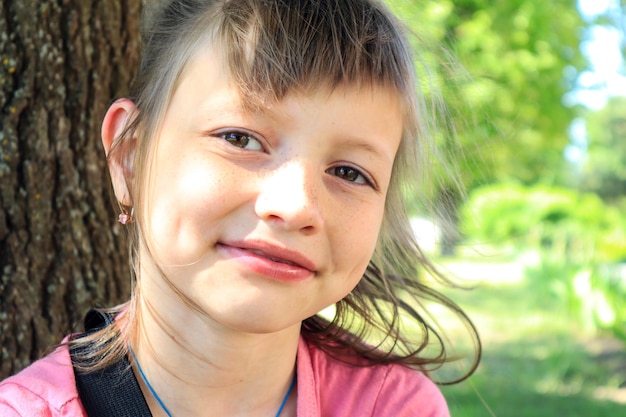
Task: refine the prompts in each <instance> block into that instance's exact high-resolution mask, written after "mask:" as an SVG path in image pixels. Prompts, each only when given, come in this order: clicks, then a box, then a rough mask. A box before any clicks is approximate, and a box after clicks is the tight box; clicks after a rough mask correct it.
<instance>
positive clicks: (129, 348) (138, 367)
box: [128, 345, 296, 417]
mask: <svg viewBox="0 0 626 417" xmlns="http://www.w3.org/2000/svg"><path fill="white" fill-rule="evenodd" d="M128 350H129V351H130V354H131V356H132V357H133V361H134V362H135V364H136V365H137V370H138V371H139V375H141V379H143V382H144V383H145V384H146V386H147V387H148V389H149V390H150V393H151V394H152V396H153V397H154V398H155V399H156V400H157V402H158V403H159V405H160V406H161V408H162V409H163V411H165V414H167V417H172V413H170V410H168V409H167V407H166V406H165V404H163V401H162V400H161V398H160V397H159V395H158V394H157V393H156V391H155V390H154V388H152V385H150V382H148V378H147V377H146V374H144V373H143V369H141V365H139V361H138V360H137V357H136V356H135V352H134V351H133V348H132V347H130V345H128ZM294 385H296V376H295V375H294V376H293V379H292V380H291V384H290V385H289V389H288V390H287V394H285V397H284V398H283V401H282V403H281V404H280V408H279V409H278V412H277V413H276V417H280V413H282V412H283V408H285V404H287V400H288V399H289V396H290V395H291V391H293V387H294Z"/></svg>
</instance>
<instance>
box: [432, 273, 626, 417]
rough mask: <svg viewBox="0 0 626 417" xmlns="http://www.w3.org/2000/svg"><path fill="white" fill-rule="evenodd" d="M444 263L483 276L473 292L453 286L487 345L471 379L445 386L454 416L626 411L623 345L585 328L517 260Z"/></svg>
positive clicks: (570, 416)
mask: <svg viewBox="0 0 626 417" xmlns="http://www.w3.org/2000/svg"><path fill="white" fill-rule="evenodd" d="M446 266H447V267H448V268H449V269H450V270H451V271H453V272H455V273H456V275H458V276H460V277H461V276H464V275H465V276H468V275H469V276H470V277H471V278H472V279H475V280H478V279H480V280H482V281H484V283H483V284H481V285H479V286H478V287H477V288H476V289H474V290H471V291H457V290H454V291H448V295H450V296H451V297H452V298H453V299H454V300H455V301H457V303H459V304H460V305H461V306H462V307H463V308H464V309H465V310H466V311H467V312H468V313H469V314H470V316H471V317H472V319H473V320H474V322H475V324H476V325H477V327H478V329H479V331H480V333H481V338H482V339H483V347H484V354H483V360H482V362H481V365H480V367H479V369H478V371H477V372H476V373H475V374H474V375H473V376H472V377H471V378H470V379H469V380H468V381H465V382H463V383H461V384H458V385H453V386H449V387H442V390H443V392H444V395H445V396H446V398H447V400H448V404H449V407H450V412H451V414H452V417H483V416H497V417H531V416H532V417H538V416H541V417H544V416H568V417H575V416H581V417H582V416H585V417H591V416H593V417H603V416H607V417H608V416H611V417H615V416H620V415H626V388H621V389H620V385H624V384H625V383H626V350H625V349H624V346H623V345H621V344H620V343H619V342H617V341H616V340H614V339H611V338H610V337H608V336H601V335H597V334H588V333H584V332H582V331H581V330H580V327H579V326H577V324H576V319H575V317H573V316H572V314H571V313H570V312H568V310H567V307H566V304H565V303H564V302H562V301H560V300H559V299H558V298H557V297H556V296H555V295H554V294H553V293H550V292H549V291H544V290H542V289H541V286H538V285H537V284H536V282H535V284H534V285H533V284H531V283H529V282H528V281H527V280H525V279H523V270H522V269H521V267H520V266H519V265H515V264H511V265H504V266H503V265H502V264H491V265H489V264H484V263H472V262H458V261H457V262H448V264H447V265H446ZM625 302H626V300H625Z"/></svg>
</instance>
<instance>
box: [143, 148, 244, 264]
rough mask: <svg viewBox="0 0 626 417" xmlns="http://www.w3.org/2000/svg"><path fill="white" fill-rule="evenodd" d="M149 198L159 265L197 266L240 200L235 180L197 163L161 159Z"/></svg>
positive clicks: (189, 159) (217, 168) (149, 209)
mask: <svg viewBox="0 0 626 417" xmlns="http://www.w3.org/2000/svg"><path fill="white" fill-rule="evenodd" d="M157 166H159V170H158V172H156V181H155V182H154V184H153V188H152V190H151V193H150V196H149V197H150V198H149V200H148V201H149V206H148V210H147V211H148V222H149V223H148V224H149V225H150V231H151V234H152V241H153V242H152V243H153V245H152V246H154V248H152V249H153V251H154V254H155V257H157V256H158V258H159V260H160V262H161V263H169V264H172V263H175V264H184V263H193V262H196V261H199V260H200V258H201V257H202V256H203V254H205V253H206V249H207V247H209V246H210V245H212V244H213V240H214V235H215V234H216V233H217V231H218V230H219V222H220V220H221V219H222V218H223V217H224V216H226V215H227V213H228V212H229V211H230V210H231V209H232V207H233V205H234V204H237V202H236V201H235V197H236V195H233V194H232V191H229V190H233V189H240V187H235V186H233V185H232V184H233V178H231V177H232V175H230V173H229V172H228V171H227V170H220V169H219V166H216V165H215V164H210V163H207V162H206V161H203V162H202V163H201V161H199V158H195V157H191V158H170V159H169V161H167V160H163V161H162V163H161V164H160V165H157Z"/></svg>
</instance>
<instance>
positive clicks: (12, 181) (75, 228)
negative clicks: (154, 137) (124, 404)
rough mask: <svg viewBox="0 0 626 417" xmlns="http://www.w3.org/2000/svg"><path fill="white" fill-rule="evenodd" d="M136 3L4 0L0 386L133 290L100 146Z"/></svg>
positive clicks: (129, 67) (124, 75) (122, 81)
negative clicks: (88, 316)
mask: <svg viewBox="0 0 626 417" xmlns="http://www.w3.org/2000/svg"><path fill="white" fill-rule="evenodd" d="M140 9H141V0H2V1H0V104H1V105H2V108H1V113H0V268H1V269H0V347H1V352H0V379H2V378H4V377H6V376H8V375H10V374H12V373H14V372H16V371H18V370H20V369H21V368H23V367H24V366H26V365H28V364H29V363H30V362H31V361H32V360H34V359H37V358H38V357H39V356H40V355H41V354H42V353H43V352H45V350H46V349H47V348H49V347H51V346H52V345H54V344H56V343H58V342H60V341H61V338H62V336H63V335H64V334H66V333H68V332H70V331H72V330H74V329H75V328H76V325H77V324H78V323H79V322H80V319H81V317H82V315H83V314H84V313H85V311H86V310H87V309H88V308H89V307H90V306H92V305H114V304H116V303H119V302H121V301H123V300H125V299H127V297H128V294H129V288H130V282H129V268H128V261H127V250H126V243H125V235H124V233H123V230H122V229H121V227H120V226H119V225H118V224H117V223H116V222H115V220H116V213H115V210H114V207H113V204H112V203H111V198H110V194H109V179H108V174H107V168H106V161H105V158H104V152H103V150H102V147H101V145H100V123H101V121H102V117H103V115H104V112H105V111H106V108H107V106H108V104H109V103H110V100H111V99H112V98H115V97H119V96H123V95H125V94H127V87H128V85H129V84H130V78H131V76H132V72H133V69H134V68H136V67H137V61H138V49H139V42H138V41H139V35H138V27H139V16H140Z"/></svg>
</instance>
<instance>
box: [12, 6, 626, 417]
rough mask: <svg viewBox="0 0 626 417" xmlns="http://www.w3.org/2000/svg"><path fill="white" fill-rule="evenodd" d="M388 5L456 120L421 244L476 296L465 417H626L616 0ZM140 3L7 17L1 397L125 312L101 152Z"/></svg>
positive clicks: (456, 396)
mask: <svg viewBox="0 0 626 417" xmlns="http://www.w3.org/2000/svg"><path fill="white" fill-rule="evenodd" d="M386 1H387V2H388V3H389V4H390V6H391V7H392V8H393V9H394V10H395V11H396V12H397V13H398V14H399V15H400V16H401V18H402V20H403V21H405V22H407V23H408V24H409V25H410V26H411V29H412V31H413V32H414V34H415V38H414V39H416V40H417V39H421V40H422V41H421V42H416V50H417V54H416V55H417V59H418V73H419V75H430V76H431V78H430V81H428V82H424V83H422V84H420V85H419V87H420V88H421V90H422V92H423V94H424V95H425V96H426V101H427V102H434V104H435V105H437V102H436V100H435V98H436V97H439V96H442V97H443V98H444V101H445V102H446V103H447V108H446V109H444V108H443V107H437V106H436V109H437V111H438V113H437V114H436V115H437V120H438V121H439V122H440V125H439V129H440V130H436V131H435V132H434V133H435V136H436V137H437V140H438V141H439V143H438V145H439V147H440V148H441V149H443V152H442V153H439V154H433V155H432V157H433V162H435V168H436V171H437V172H436V174H437V178H436V181H434V182H432V181H431V182H427V183H424V184H414V186H415V187H414V188H415V189H416V190H417V192H418V193H421V194H422V195H421V196H420V195H416V197H421V198H422V200H421V201H434V202H435V203H436V204H435V207H434V208H426V207H420V205H419V204H417V206H416V209H415V211H414V212H413V213H412V214H413V219H412V224H413V227H414V230H415V234H416V236H417V238H418V239H419V240H420V242H421V243H422V244H423V246H424V248H426V249H427V250H428V251H429V252H430V253H431V254H432V255H433V256H434V257H435V258H436V260H437V262H438V264H439V265H440V266H441V268H442V269H444V270H445V271H447V273H448V275H449V276H451V277H453V278H458V280H459V282H461V283H463V284H464V285H467V286H470V287H472V288H473V289H472V290H470V291H463V290H450V289H446V290H445V291H446V292H447V294H448V295H449V296H450V297H452V298H453V299H454V300H455V301H456V302H457V303H458V304H460V305H461V306H462V307H463V308H464V309H466V310H467V312H468V314H469V315H470V316H471V318H472V319H473V320H474V322H475V323H476V325H477V327H478V329H479V331H480V334H481V336H482V339H483V343H484V358H483V361H482V364H481V366H480V368H479V369H478V371H477V372H476V374H475V375H474V376H472V377H471V378H470V379H469V380H468V381H467V382H465V383H463V384H459V385H455V386H450V387H444V388H443V389H444V393H445V394H446V396H447V398H448V401H449V404H450V408H451V411H452V415H453V417H467V416H481V417H482V416H504V417H508V416H513V417H524V416H533V417H535V416H557V415H558V416H561V415H564V416H611V417H614V416H621V415H626V348H625V346H626V302H625V300H626V67H625V65H624V61H623V51H624V49H625V46H626V43H625V42H626V40H625V39H624V30H623V29H624V25H625V14H626V12H625V9H624V4H623V3H622V0H578V1H576V0H495V1H491V0H386ZM144 3H145V0H124V1H102V0H53V1H50V0H32V1H24V0H4V1H2V2H0V57H1V59H0V105H1V106H0V107H1V109H2V111H1V112H0V267H1V269H0V379H1V378H3V377H5V376H8V375H10V374H12V373H14V372H16V371H18V370H19V369H22V368H23V367H24V366H26V365H27V364H29V363H30V362H31V361H32V360H34V359H36V358H38V357H39V356H40V355H41V354H42V353H43V352H45V351H46V349H48V348H49V347H50V346H51V345H53V344H55V343H58V342H59V341H60V340H61V338H62V336H63V335H65V334H67V333H68V332H70V331H72V330H76V329H77V328H79V326H78V323H80V321H81V318H82V316H83V314H84V312H85V311H87V309H88V308H89V307H90V306H92V305H105V306H111V305H115V304H117V303H119V302H121V301H123V300H125V299H126V298H127V297H128V293H129V291H130V284H129V280H128V277H129V270H128V263H127V259H126V257H127V255H126V251H125V250H124V249H122V248H125V245H126V242H125V234H124V232H123V230H122V229H121V228H120V226H119V225H118V224H117V223H116V218H117V213H116V211H115V209H114V205H113V204H112V203H109V199H110V195H109V192H108V191H109V190H108V188H109V184H108V180H107V179H106V176H105V175H103V172H106V164H105V160H104V158H103V157H102V150H101V146H100V140H99V132H100V124H101V121H102V116H103V115H104V112H105V111H106V108H107V106H108V103H109V102H110V100H112V99H114V98H116V97H123V96H126V95H127V94H128V85H129V83H130V81H131V79H132V76H133V73H132V72H133V69H134V68H135V67H136V66H137V60H138V56H139V34H138V28H139V17H140V14H141V8H142V5H143V4H144ZM440 44H443V45H445V48H444V49H439V48H438V47H437V45H440ZM429 45H432V47H430V48H429ZM421 79H422V80H423V79H424V78H421ZM439 162H441V164H439ZM450 165H452V166H454V167H455V168H456V171H458V173H459V175H458V176H452V175H450V171H449V170H447V169H444V168H443V167H444V166H450ZM459 190H465V191H464V192H461V191H459ZM418 201H420V200H419V198H418ZM450 331H451V334H450V337H451V338H453V339H454V338H455V334H454V333H455V332H456V331H457V329H456V328H454V327H453V328H451V329H450ZM461 331H463V329H460V330H459V332H461Z"/></svg>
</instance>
